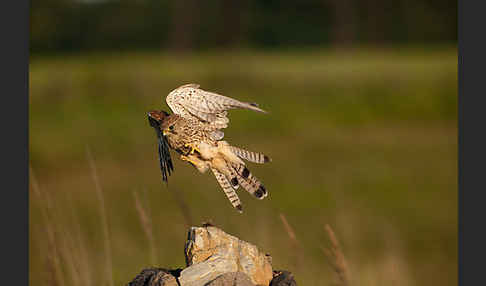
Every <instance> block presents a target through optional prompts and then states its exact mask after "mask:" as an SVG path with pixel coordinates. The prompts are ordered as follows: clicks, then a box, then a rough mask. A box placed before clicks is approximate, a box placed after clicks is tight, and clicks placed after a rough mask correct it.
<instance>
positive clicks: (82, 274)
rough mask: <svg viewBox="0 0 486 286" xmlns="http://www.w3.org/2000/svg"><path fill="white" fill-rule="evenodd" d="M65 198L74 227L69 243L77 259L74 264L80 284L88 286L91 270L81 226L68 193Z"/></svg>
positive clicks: (90, 283)
mask: <svg viewBox="0 0 486 286" xmlns="http://www.w3.org/2000/svg"><path fill="white" fill-rule="evenodd" d="M67 198H68V204H69V209H70V210H71V218H72V221H73V223H72V225H73V226H74V228H75V229H74V233H75V234H74V235H75V237H74V238H73V237H72V236H70V239H69V241H71V242H72V243H71V249H72V253H75V254H74V255H75V257H77V259H76V262H77V267H76V268H77V269H78V270H79V279H80V281H79V282H80V284H81V285H84V286H90V285H92V282H91V269H90V266H89V265H90V264H89V259H88V256H87V255H88V253H87V251H86V246H85V244H84V240H83V238H82V233H81V224H80V223H79V219H78V216H77V215H76V211H75V210H76V209H75V208H74V206H73V203H72V197H71V195H70V193H67Z"/></svg>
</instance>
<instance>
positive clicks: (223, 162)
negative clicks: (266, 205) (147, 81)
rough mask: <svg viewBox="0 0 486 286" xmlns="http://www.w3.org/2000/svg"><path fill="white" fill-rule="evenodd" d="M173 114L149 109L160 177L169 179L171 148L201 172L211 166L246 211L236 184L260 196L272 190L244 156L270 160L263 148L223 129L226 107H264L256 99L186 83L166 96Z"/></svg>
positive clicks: (234, 201) (234, 202) (235, 202)
mask: <svg viewBox="0 0 486 286" xmlns="http://www.w3.org/2000/svg"><path fill="white" fill-rule="evenodd" d="M166 102H167V105H168V106H169V107H170V109H171V110H172V112H173V113H172V114H171V115H169V114H168V113H167V112H165V111H162V110H153V111H150V112H149V113H148V120H149V123H150V125H151V126H152V127H153V128H154V129H155V131H156V133H157V138H158V142H159V161H160V168H161V171H162V180H164V181H165V182H167V178H168V176H169V175H170V174H171V172H172V171H173V164H172V159H171V157H170V151H169V149H173V150H175V151H176V152H177V153H179V154H180V159H181V160H183V161H187V162H189V163H190V164H192V165H193V166H194V167H195V168H196V169H197V170H199V171H200V172H201V173H204V172H206V171H207V170H208V169H210V170H211V172H212V173H213V174H214V176H215V177H216V180H217V182H218V183H219V185H220V187H221V188H222V189H223V191H224V193H225V194H226V196H227V198H228V199H229V201H230V202H231V204H232V205H233V207H234V208H236V209H237V210H238V211H239V212H242V205H241V200H240V199H239V197H238V195H237V194H236V192H235V190H237V189H238V188H239V186H242V188H244V189H245V190H246V191H248V192H249V193H250V194H252V195H253V196H255V197H256V198H258V199H263V198H265V197H266V196H267V195H268V192H267V190H266V188H265V187H264V186H263V184H262V183H261V182H260V180H258V179H257V178H256V177H255V176H253V174H252V173H251V172H250V171H249V170H248V168H247V167H246V164H245V162H244V161H243V160H246V161H249V162H253V163H259V164H263V163H267V162H270V158H269V157H268V156H266V155H264V154H261V153H257V152H252V151H248V150H245V149H242V148H238V147H235V146H231V145H230V144H229V143H228V142H226V141H224V140H222V139H223V138H224V132H223V130H222V129H224V128H226V127H228V123H229V119H228V117H227V115H228V110H231V109H249V110H253V111H257V112H263V113H266V111H264V110H262V109H260V108H259V107H258V105H257V104H255V103H249V102H241V101H238V100H236V99H233V98H230V97H227V96H223V95H220V94H216V93H213V92H209V91H205V90H202V89H200V88H199V85H198V84H186V85H183V86H181V87H178V88H176V89H175V90H173V91H171V92H170V93H169V95H167V97H166Z"/></svg>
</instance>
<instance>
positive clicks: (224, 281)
mask: <svg viewBox="0 0 486 286" xmlns="http://www.w3.org/2000/svg"><path fill="white" fill-rule="evenodd" d="M205 286H255V284H253V283H252V282H251V280H250V278H249V277H248V276H247V275H246V274H244V273H241V272H230V273H225V274H223V275H220V276H218V278H216V279H214V280H213V281H211V282H209V283H207V284H206V285H205Z"/></svg>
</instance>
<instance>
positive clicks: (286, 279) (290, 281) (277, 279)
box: [270, 271, 297, 286]
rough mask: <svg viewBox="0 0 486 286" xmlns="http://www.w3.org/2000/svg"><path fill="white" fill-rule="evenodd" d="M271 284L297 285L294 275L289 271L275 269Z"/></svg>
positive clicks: (272, 285) (271, 285)
mask: <svg viewBox="0 0 486 286" xmlns="http://www.w3.org/2000/svg"><path fill="white" fill-rule="evenodd" d="M270 286H297V283H296V282H295V280H294V275H292V273H290V272H288V271H274V272H273V279H272V282H270Z"/></svg>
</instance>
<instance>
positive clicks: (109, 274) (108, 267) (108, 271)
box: [86, 146, 113, 286]
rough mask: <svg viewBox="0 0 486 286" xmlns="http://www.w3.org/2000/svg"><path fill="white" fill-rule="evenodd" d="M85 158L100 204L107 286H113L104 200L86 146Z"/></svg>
mask: <svg viewBox="0 0 486 286" xmlns="http://www.w3.org/2000/svg"><path fill="white" fill-rule="evenodd" d="M86 157H87V158H88V161H89V164H90V167H91V175H92V176H93V180H94V183H95V189H96V195H97V196H98V201H99V203H100V205H99V206H100V211H101V223H102V226H103V236H104V246H105V252H106V253H105V256H106V258H105V259H106V261H105V265H106V277H107V279H108V285H109V286H113V263H112V260H111V244H110V234H109V231H108V220H107V216H106V208H105V199H104V197H103V190H102V189H101V186H100V183H99V179H98V174H97V172H96V165H95V162H94V160H93V156H92V155H91V151H90V150H89V147H88V146H86Z"/></svg>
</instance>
